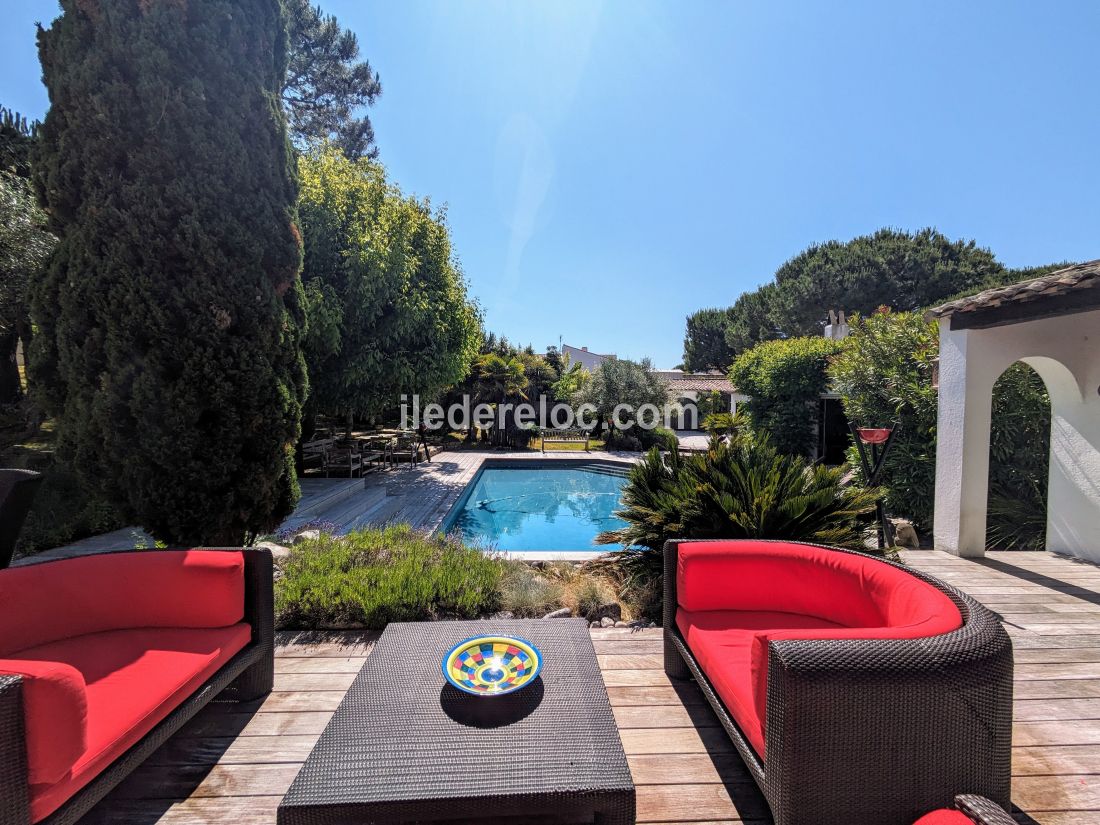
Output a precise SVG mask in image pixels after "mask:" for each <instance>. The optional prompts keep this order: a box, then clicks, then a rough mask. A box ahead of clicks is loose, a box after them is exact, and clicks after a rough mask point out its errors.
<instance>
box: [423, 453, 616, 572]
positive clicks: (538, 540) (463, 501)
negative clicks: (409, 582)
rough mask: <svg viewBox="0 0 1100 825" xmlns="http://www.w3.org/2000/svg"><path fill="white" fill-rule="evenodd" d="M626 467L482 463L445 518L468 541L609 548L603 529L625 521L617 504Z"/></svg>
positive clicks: (523, 547)
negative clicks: (601, 538)
mask: <svg viewBox="0 0 1100 825" xmlns="http://www.w3.org/2000/svg"><path fill="white" fill-rule="evenodd" d="M625 482H626V475H625V472H624V471H622V470H620V469H618V468H613V467H607V466H604V465H595V464H593V465H587V466H575V465H571V466H560V465H559V466H546V465H540V466H538V467H533V468H519V467H483V468H482V469H481V470H480V471H479V472H478V474H477V475H476V476H475V477H474V479H473V481H471V482H470V484H469V486H468V487H467V488H466V491H465V492H464V493H463V495H462V497H461V498H459V500H458V502H457V503H456V504H455V506H454V508H453V509H452V511H451V512H450V514H448V516H447V519H446V520H445V521H444V524H443V528H444V530H445V531H446V532H448V533H451V534H458V535H460V536H461V537H462V539H463V540H464V541H466V542H468V543H470V544H475V545H479V546H485V547H492V548H494V549H496V550H505V551H509V552H511V551H528V550H543V551H545V550H559V551H582V550H583V551H592V550H596V551H601V552H604V551H608V550H614V549H616V547H617V545H597V544H594V543H593V541H592V540H593V539H594V538H595V537H596V534H597V533H601V532H603V531H604V530H615V529H618V528H619V527H623V526H625V524H626V522H624V521H622V520H621V519H617V518H615V516H613V515H612V513H613V512H614V511H615V510H618V509H619V508H620V506H621V505H620V503H619V495H620V493H621V491H622V487H623V484H624V483H625Z"/></svg>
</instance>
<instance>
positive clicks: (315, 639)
mask: <svg viewBox="0 0 1100 825" xmlns="http://www.w3.org/2000/svg"><path fill="white" fill-rule="evenodd" d="M437 466H438V468H439V469H437V470H436V471H435V472H438V473H441V475H443V476H448V475H449V474H458V473H460V472H465V471H464V470H459V469H452V470H449V471H448V470H444V469H443V465H442V463H440V464H439V465H437ZM425 518H427V516H425ZM906 560H907V561H908V563H910V564H912V565H913V566H915V567H918V568H921V569H924V570H927V571H929V572H931V573H934V574H935V575H938V576H941V577H942V578H944V579H946V580H948V581H950V582H952V583H954V584H956V585H958V586H959V587H961V588H962V589H964V590H966V591H967V592H969V593H970V594H972V595H973V596H975V597H976V598H978V599H980V600H981V601H983V602H984V603H985V604H987V605H988V606H989V607H991V608H992V609H994V610H996V611H997V612H998V613H1000V614H1001V616H1003V618H1004V621H1005V624H1006V627H1007V628H1008V631H1009V633H1010V634H1011V635H1012V638H1013V641H1014V642H1015V646H1016V702H1015V725H1014V744H1015V748H1014V751H1013V780H1012V798H1013V802H1014V803H1015V805H1016V806H1017V808H1018V810H1017V811H1016V814H1017V819H1018V820H1019V822H1021V823H1041V825H1094V824H1095V823H1097V822H1100V568H1098V567H1096V566H1095V565H1090V564H1087V563H1078V562H1075V561H1071V560H1068V559H1065V558H1059V557H1055V556H1053V555H1050V554H1047V553H990V554H989V556H988V557H987V558H986V559H984V560H981V561H971V560H966V559H959V558H955V557H953V556H949V555H947V554H944V553H940V552H936V551H921V552H909V553H906ZM550 621H552V620H550ZM591 632H592V636H593V639H594V640H595V645H596V652H597V654H598V655H599V658H600V665H601V667H602V670H603V677H604V681H605V683H606V684H607V688H608V693H609V694H610V697H611V704H612V705H613V707H614V710H615V715H616V718H617V719H618V722H619V731H620V735H621V736H622V740H623V744H624V746H625V748H626V753H627V756H628V759H629V761H630V766H631V769H632V771H633V773H634V780H635V783H636V784H637V786H638V821H639V822H645V823H672V822H679V823H699V825H703V823H706V824H707V825H719V823H736V822H744V823H754V825H766V824H767V823H769V822H770V819H769V817H768V814H767V808H766V806H765V804H764V801H763V799H762V797H761V796H760V794H759V792H758V791H757V789H756V786H755V785H754V784H753V783H752V781H751V779H750V778H749V776H748V774H747V773H746V771H745V769H744V768H743V766H742V765H741V763H740V761H739V759H738V758H737V756H736V755H735V754H734V753H733V752H732V750H731V747H730V744H729V741H728V740H727V738H726V736H725V734H724V732H723V731H722V729H721V728H719V727H718V722H717V720H716V719H715V717H714V715H713V713H712V712H711V710H710V709H709V707H708V706H706V705H705V703H704V700H703V697H702V695H701V694H700V693H699V690H698V689H697V688H696V687H695V686H694V685H690V684H687V685H679V686H673V685H672V684H671V683H670V682H669V681H668V680H667V679H666V678H665V675H664V672H663V670H662V669H661V656H660V650H661V648H660V631H659V630H640V631H632V630H628V629H607V630H592V631H591ZM373 638H374V637H373V636H370V635H364V634H346V633H345V634H341V633H333V634H285V633H284V634H281V636H280V640H279V647H278V652H277V654H276V655H277V657H278V658H277V659H276V663H275V672H276V677H275V691H274V692H273V693H272V694H271V695H270V696H269V697H267V698H266V699H265V700H263V701H262V702H258V703H255V704H248V705H238V704H233V703H215V704H213V705H211V706H209V707H207V708H206V709H205V710H204V711H203V712H202V713H201V714H200V715H199V716H198V717H196V718H195V719H194V720H192V722H191V723H190V724H188V725H187V726H186V727H185V728H184V729H183V730H181V731H180V733H179V734H178V735H177V736H175V737H174V738H173V739H172V740H171V741H169V742H168V743H167V744H165V745H164V746H163V747H162V748H161V749H160V750H159V751H158V752H157V753H156V754H155V755H154V756H153V757H152V758H151V759H150V760H149V761H148V762H147V763H146V764H145V765H144V766H143V767H142V768H140V769H138V770H137V771H136V772H135V773H134V774H133V775H132V776H130V777H129V778H128V779H127V780H126V781H125V782H124V783H123V784H122V785H120V786H119V787H118V788H117V789H116V790H115V791H114V792H113V793H112V794H111V795H110V796H109V797H107V798H106V799H105V800H104V801H103V802H102V803H101V804H100V805H99V806H98V807H97V808H96V809H95V810H94V811H93V812H92V813H90V814H89V815H88V816H87V817H86V818H85V819H84V821H83V822H84V823H85V825H91V823H102V824H103V825H107V823H110V825H122V824H123V823H125V824H126V825H145V824H147V823H165V824H166V825H167V824H168V823H171V824H172V825H183V824H184V823H188V824H189V825H198V824H199V823H202V825H260V823H263V824H264V825H269V823H274V821H275V809H276V806H277V805H278V803H279V800H280V798H281V797H282V794H283V793H284V792H285V791H286V789H287V788H288V787H289V785H290V782H291V780H292V779H293V778H294V776H295V774H296V773H297V772H298V768H299V766H300V765H301V763H302V762H303V761H304V760H305V758H306V756H307V754H308V753H309V751H310V749H311V748H312V747H313V743H314V742H315V741H316V739H317V737H318V735H319V734H320V732H321V730H322V729H323V728H324V726H325V724H326V723H327V721H328V719H329V717H330V716H331V715H332V712H333V711H334V710H335V709H336V706H337V704H338V703H339V702H340V699H341V698H342V697H343V695H344V692H345V691H346V690H347V688H348V686H349V685H350V684H351V681H352V679H353V677H354V676H355V673H356V672H357V671H358V670H359V668H360V667H361V666H362V664H363V662H364V660H365V659H366V657H367V656H368V655H369V654H370V648H371V644H372V641H373ZM904 703H905V696H904V695H903V694H900V693H899V695H898V704H899V707H900V706H902V705H904ZM896 781H898V782H904V781H906V777H904V776H898V777H897V778H896Z"/></svg>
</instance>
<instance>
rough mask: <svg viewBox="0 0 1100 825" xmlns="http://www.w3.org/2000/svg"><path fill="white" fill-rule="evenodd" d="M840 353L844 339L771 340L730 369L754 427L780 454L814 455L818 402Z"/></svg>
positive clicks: (750, 352) (738, 359) (739, 357)
mask: <svg viewBox="0 0 1100 825" xmlns="http://www.w3.org/2000/svg"><path fill="white" fill-rule="evenodd" d="M840 349H841V343H840V342H839V341H834V340H832V339H830V338H821V337H817V338H789V339H786V340H783V341H765V342H764V343H762V344H758V345H757V346H755V347H753V348H752V349H750V350H749V351H748V352H744V353H742V354H741V355H740V356H738V358H737V360H736V361H734V362H733V366H732V367H730V380H731V381H732V382H733V384H734V386H735V387H737V389H738V390H739V391H740V392H743V393H745V394H746V395H748V396H749V400H748V401H747V402H746V403H745V405H744V406H745V408H746V409H747V410H748V413H749V418H750V419H751V420H752V426H753V429H754V430H756V431H757V432H762V433H768V434H770V436H771V439H772V443H773V444H774V445H775V448H776V449H777V450H779V451H780V452H782V453H790V454H792V455H801V456H807V455H809V454H810V453H811V452H812V450H813V445H814V433H815V430H816V424H817V402H818V399H819V398H820V397H821V394H822V393H823V392H825V390H826V389H827V388H828V385H829V379H828V376H827V375H826V372H825V369H826V367H827V366H828V363H829V359H830V358H832V357H833V356H834V355H836V354H837V352H839V351H840Z"/></svg>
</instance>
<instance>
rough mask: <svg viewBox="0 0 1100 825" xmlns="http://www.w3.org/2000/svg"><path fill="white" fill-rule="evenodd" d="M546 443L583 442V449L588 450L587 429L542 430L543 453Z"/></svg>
mask: <svg viewBox="0 0 1100 825" xmlns="http://www.w3.org/2000/svg"><path fill="white" fill-rule="evenodd" d="M547 444H584V451H585V452H588V430H543V431H542V451H543V452H544V453H545V452H546V445H547Z"/></svg>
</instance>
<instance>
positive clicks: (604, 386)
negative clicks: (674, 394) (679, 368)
mask: <svg viewBox="0 0 1100 825" xmlns="http://www.w3.org/2000/svg"><path fill="white" fill-rule="evenodd" d="M574 401H575V402H576V403H577V404H592V405H593V406H594V407H595V408H596V415H597V416H598V417H599V420H600V424H601V425H602V424H603V423H604V422H610V423H611V426H612V427H614V426H615V424H614V421H613V420H612V416H613V414H614V411H615V407H616V406H617V405H619V404H625V405H628V406H630V407H631V408H633V413H634V414H637V412H638V410H639V409H640V408H641V406H642V405H643V404H652V405H654V406H656V407H657V408H658V409H661V408H663V406H664V405H665V404H667V403H668V384H667V383H666V382H665V381H664V380H662V379H661V378H660V376H658V375H657V374H656V373H655V372H653V365H652V364H651V363H650V361H649V359H648V358H646V359H643V360H642V361H641V362H636V361H629V360H627V359H625V358H611V359H609V360H607V361H604V362H603V363H602V364H600V365H599V366H598V367H596V369H595V370H594V371H593V372H592V379H591V380H590V381H588V382H587V383H586V384H585V385H584V386H583V387H581V389H580V390H579V391H578V392H577V395H576V396H575V398H574ZM599 430H600V427H597V432H599Z"/></svg>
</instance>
